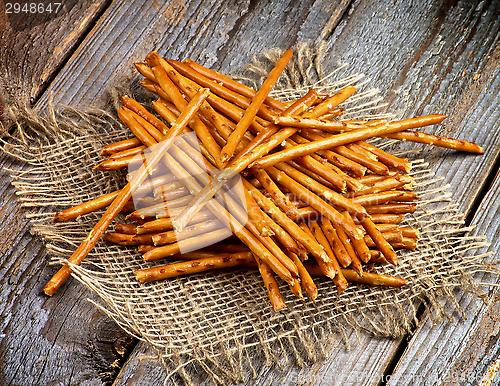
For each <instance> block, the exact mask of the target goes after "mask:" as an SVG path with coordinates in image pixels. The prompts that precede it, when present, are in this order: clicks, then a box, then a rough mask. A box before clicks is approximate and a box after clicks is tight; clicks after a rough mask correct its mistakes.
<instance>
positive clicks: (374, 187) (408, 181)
mask: <svg viewBox="0 0 500 386" xmlns="http://www.w3.org/2000/svg"><path fill="white" fill-rule="evenodd" d="M414 182H415V179H414V178H413V177H412V176H409V175H408V174H397V175H396V176H394V177H388V178H385V179H383V180H381V181H378V182H374V183H372V184H367V185H366V186H365V187H364V188H361V189H360V190H358V191H357V192H354V194H353V195H354V196H355V197H358V196H365V195H367V194H375V193H381V192H385V191H388V190H391V189H402V188H403V187H404V186H405V185H413V183H414Z"/></svg>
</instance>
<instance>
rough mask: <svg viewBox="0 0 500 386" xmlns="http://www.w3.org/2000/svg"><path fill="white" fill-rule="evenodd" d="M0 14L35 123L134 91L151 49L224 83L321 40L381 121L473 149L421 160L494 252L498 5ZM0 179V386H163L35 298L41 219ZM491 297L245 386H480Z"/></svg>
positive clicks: (496, 347)
mask: <svg viewBox="0 0 500 386" xmlns="http://www.w3.org/2000/svg"><path fill="white" fill-rule="evenodd" d="M21 3H24V1H23V2H21ZM44 5H45V7H47V6H48V1H44ZM6 6H7V7H8V5H7V4H3V3H2V4H0V34H1V35H0V36H1V40H0V42H1V47H0V61H1V76H0V93H1V94H2V95H3V97H4V99H5V100H7V101H9V100H18V101H19V100H21V101H22V100H28V101H30V102H31V103H32V104H34V105H35V106H37V107H40V108H44V107H46V105H47V102H48V99H49V95H52V97H53V100H54V102H55V103H61V104H66V105H70V106H73V107H77V108H84V107H87V106H91V105H92V106H103V105H104V103H105V102H106V100H107V96H106V93H105V91H106V89H107V88H108V86H110V85H117V84H120V83H127V82H130V81H131V80H133V79H136V76H137V74H136V72H135V71H134V67H133V65H132V63H133V62H135V61H141V60H142V59H143V58H144V56H145V55H146V54H147V53H148V52H149V51H151V50H153V49H156V50H158V51H159V52H160V54H164V55H165V56H168V57H170V58H174V59H177V58H179V59H183V58H186V57H189V58H192V59H193V60H196V61H199V62H201V63H204V64H205V65H208V66H210V67H212V68H214V69H217V70H222V71H226V72H233V73H234V72H238V71H241V70H242V68H243V65H244V64H245V63H248V62H250V61H251V59H252V56H253V55H259V54H260V53H261V52H262V51H263V50H264V49H266V48H272V47H280V48H283V49H287V48H290V47H294V46H295V45H296V44H297V43H298V42H308V43H310V44H318V43H319V42H320V41H321V40H324V41H325V42H326V52H325V59H324V67H325V68H326V69H328V68H334V67H335V66H336V65H337V64H338V62H343V63H348V64H349V65H350V68H351V70H352V72H353V73H355V72H363V73H364V74H366V76H367V77H369V78H371V83H372V84H373V85H374V86H377V87H379V88H380V90H381V95H383V96H384V99H385V101H386V102H388V107H387V110H388V111H392V112H395V113H397V115H398V116H400V117H409V116H413V115H418V114H425V113H432V112H438V113H445V114H448V115H449V118H448V119H447V120H446V123H445V124H444V125H443V126H441V128H440V133H446V135H449V136H453V137H458V138H464V139H469V140H472V141H475V142H477V143H479V144H481V145H482V146H483V147H484V149H485V154H484V155H483V156H472V155H466V154H461V153H456V152H453V151H449V150H443V149H439V148H429V147H427V148H425V149H424V152H423V156H424V157H425V158H426V160H427V161H429V163H430V166H431V167H432V169H433V170H434V171H435V172H436V174H437V176H439V177H443V184H450V192H451V193H452V200H453V201H454V202H456V203H458V204H459V205H458V209H459V210H460V211H462V212H464V213H465V214H466V215H467V223H469V224H473V225H475V226H476V228H475V229H474V230H473V231H472V234H485V235H486V236H487V238H488V240H490V241H491V246H490V247H489V250H490V251H498V250H499V247H500V221H499V217H500V205H499V204H500V193H499V192H500V177H499V174H498V169H499V164H500V158H499V151H500V107H499V105H500V2H499V1H497V0H490V1H478V0H476V1H465V0H464V1H445V2H444V1H423V0H421V1H412V2H410V1H405V0H402V1H393V2H390V3H389V2H380V1H369V0H356V1H353V2H351V1H349V0H335V1H326V0H306V1H289V0H280V1H274V2H272V4H271V2H267V1H222V0H213V1H211V2H205V1H199V0H191V1H178V0H172V1H167V2H166V3H165V4H162V2H157V1H153V0H135V1H134V0H132V1H118V0H116V1H114V0H98V1H89V0H80V1H77V0H67V1H63V4H62V5H61V7H60V9H59V10H58V12H57V13H55V12H53V13H52V14H48V13H47V12H45V13H43V14H32V15H26V14H24V15H23V14H22V13H21V14H19V15H15V14H6V13H5V11H6V9H7V8H6ZM53 8H55V3H54V4H53ZM0 166H1V167H2V170H1V171H0V175H1V179H0V194H1V196H0V208H1V209H0V218H1V220H0V230H1V235H2V236H1V238H0V256H1V258H0V263H1V265H0V278H1V284H0V285H1V287H0V288H1V290H0V312H1V318H0V330H1V331H0V334H1V335H0V342H1V344H0V362H1V365H0V384H2V385H104V384H106V385H110V384H112V385H117V386H118V385H120V386H122V385H157V384H162V382H163V379H164V378H165V373H164V371H163V370H162V368H161V367H160V366H159V365H158V363H156V362H155V361H154V360H150V359H144V356H145V355H146V356H147V355H148V354H150V348H149V347H148V346H147V345H146V344H144V343H142V342H138V341H136V340H135V339H133V338H131V337H129V336H127V335H126V334H125V333H124V332H123V331H122V330H120V329H119V328H118V326H117V325H116V324H115V323H114V322H113V321H111V320H110V319H109V318H108V317H107V316H105V315H104V314H102V313H101V312H99V311H98V310H97V309H96V308H95V307H94V306H93V305H91V304H90V303H89V302H88V300H87V299H89V298H90V299H93V300H98V299H96V296H95V295H94V294H93V293H90V292H89V291H87V290H85V289H84V288H83V287H82V285H80V284H79V283H77V282H76V281H74V280H70V281H69V283H67V285H65V286H64V287H63V288H61V290H60V291H59V292H58V293H57V294H56V295H55V296H54V297H51V298H48V297H46V296H45V295H43V293H42V288H43V286H44V285H45V283H46V282H47V280H48V279H49V278H50V276H51V275H52V274H53V273H54V272H55V269H56V267H54V266H53V265H49V260H50V256H48V254H47V253H46V251H45V250H44V246H43V244H42V243H41V242H40V241H39V240H37V239H36V238H35V237H33V236H32V235H31V234H30V231H29V224H28V221H27V219H26V215H27V214H29V213H36V212H37V211H40V209H38V208H32V209H22V208H20V205H19V202H18V201H17V199H16V197H15V189H14V188H13V187H12V186H11V182H12V178H11V177H10V174H11V173H10V172H9V171H8V170H6V169H13V170H23V169H24V168H26V166H25V165H23V164H21V163H19V162H16V161H14V160H13V159H11V158H9V157H6V156H3V155H2V156H1V157H0ZM477 279H478V280H481V275H479V276H478V278H477ZM486 291H487V292H489V296H490V297H489V299H490V302H489V303H487V304H484V303H482V302H481V301H479V300H478V299H477V298H475V297H473V296H471V295H468V294H465V293H461V292H459V293H457V294H456V296H457V301H458V302H459V303H460V305H461V306H462V307H463V309H464V310H465V315H466V317H467V318H466V319H465V318H462V317H460V315H455V314H454V315H452V317H453V320H451V321H444V322H442V323H439V324H437V325H433V323H432V318H430V317H429V315H428V314H427V313H426V312H424V313H423V314H422V316H421V323H420V324H419V326H418V327H417V328H416V329H415V332H414V334H413V335H411V336H408V337H407V338H405V339H399V340H395V339H382V338H374V337H371V336H368V335H367V334H360V336H359V340H356V338H354V341H355V342H356V343H355V344H352V345H351V349H350V351H346V350H345V348H344V346H343V344H342V343H341V341H340V340H339V341H338V344H336V345H334V346H333V348H332V350H331V352H330V354H329V356H328V358H327V359H326V360H324V361H321V362H318V363H315V364H313V365H311V366H308V367H305V368H296V367H287V368H286V369H285V370H284V371H279V370H269V369H266V368H262V369H261V372H260V375H259V377H258V379H256V380H253V379H249V380H248V381H247V382H246V384H255V385H281V384H290V385H291V384H297V383H300V384H301V385H302V384H308V385H309V384H314V385H332V384H342V385H379V384H389V385H406V384H409V385H410V384H411V385H416V384H437V383H444V384H450V385H451V384H454V385H455V384H456V385H458V384H460V385H464V384H467V385H469V384H470V385H472V384H478V382H479V380H480V379H481V378H482V377H483V376H484V374H485V373H486V372H487V371H488V369H489V370H490V371H492V372H493V373H494V366H493V364H494V363H497V364H498V363H499V360H500V339H499V337H500V334H499V330H500V318H499V315H500V312H499V311H500V298H499V293H498V291H497V289H496V288H494V287H490V288H486ZM445 306H446V307H448V306H450V308H449V309H452V308H451V305H445ZM495 361H497V362H495ZM494 382H495V384H499V383H500V376H496V378H495V381H494Z"/></svg>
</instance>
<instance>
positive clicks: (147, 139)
mask: <svg viewBox="0 0 500 386" xmlns="http://www.w3.org/2000/svg"><path fill="white" fill-rule="evenodd" d="M117 113H118V117H119V118H120V120H121V121H122V122H123V123H124V124H125V125H127V127H128V128H129V129H130V131H132V133H134V135H135V136H136V137H137V138H139V139H140V141H141V142H142V143H143V144H144V145H146V146H147V147H151V146H153V145H156V144H157V143H158V141H157V140H156V139H155V138H154V137H153V136H152V135H151V134H149V133H148V131H147V130H146V129H145V128H144V127H143V126H142V125H141V124H140V123H139V122H137V120H136V119H135V118H134V116H133V115H132V112H131V111H127V110H124V109H117Z"/></svg>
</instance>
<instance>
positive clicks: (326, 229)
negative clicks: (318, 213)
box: [318, 217, 352, 268]
mask: <svg viewBox="0 0 500 386" xmlns="http://www.w3.org/2000/svg"><path fill="white" fill-rule="evenodd" d="M318 223H319V225H320V227H321V230H322V231H323V234H324V235H325V237H326V239H327V240H328V243H329V245H330V247H331V249H332V251H333V254H334V255H335V257H336V258H337V261H338V262H339V264H340V265H341V266H342V267H344V268H346V267H348V266H349V265H350V264H351V263H352V257H351V255H350V254H349V253H348V252H347V250H346V249H345V247H344V244H343V243H342V241H341V240H340V238H339V235H338V233H337V230H336V229H335V228H334V227H333V225H332V223H331V221H330V220H328V219H327V218H326V217H321V218H320V219H319V220H318Z"/></svg>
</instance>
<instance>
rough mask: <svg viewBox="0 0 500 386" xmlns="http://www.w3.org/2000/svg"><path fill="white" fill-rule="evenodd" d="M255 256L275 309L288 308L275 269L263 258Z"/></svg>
mask: <svg viewBox="0 0 500 386" xmlns="http://www.w3.org/2000/svg"><path fill="white" fill-rule="evenodd" d="M254 257H255V260H256V261H257V265H258V267H259V272H260V275H261V276H262V280H263V281H264V285H265V286H266V289H267V294H268V295H269V300H270V301H271V305H272V307H273V310H274V311H275V312H276V311H279V310H281V309H283V308H286V304H285V302H284V301H283V298H282V297H281V294H280V290H279V286H278V282H277V281H276V279H275V277H274V274H273V270H272V269H271V267H269V265H268V264H266V263H265V262H263V261H262V260H261V259H259V258H258V257H256V256H254Z"/></svg>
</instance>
